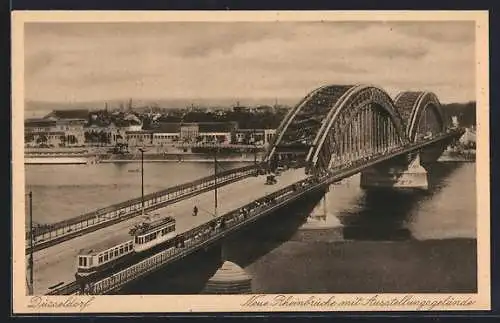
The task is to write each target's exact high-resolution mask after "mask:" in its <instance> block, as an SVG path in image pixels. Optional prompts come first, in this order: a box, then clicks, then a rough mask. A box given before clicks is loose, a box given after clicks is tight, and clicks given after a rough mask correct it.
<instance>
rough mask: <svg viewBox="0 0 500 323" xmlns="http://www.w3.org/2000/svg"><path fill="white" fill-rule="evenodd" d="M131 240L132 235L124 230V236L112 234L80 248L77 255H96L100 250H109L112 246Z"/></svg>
mask: <svg viewBox="0 0 500 323" xmlns="http://www.w3.org/2000/svg"><path fill="white" fill-rule="evenodd" d="M130 241H133V240H132V237H131V236H130V235H129V234H128V232H126V236H124V235H121V234H120V235H116V236H112V237H110V238H108V239H106V240H103V241H99V242H96V243H95V244H94V245H92V246H91V247H88V248H83V249H80V251H79V253H78V254H79V255H96V254H98V253H100V252H103V251H106V250H109V249H111V248H113V247H116V246H119V245H121V244H124V243H126V242H130Z"/></svg>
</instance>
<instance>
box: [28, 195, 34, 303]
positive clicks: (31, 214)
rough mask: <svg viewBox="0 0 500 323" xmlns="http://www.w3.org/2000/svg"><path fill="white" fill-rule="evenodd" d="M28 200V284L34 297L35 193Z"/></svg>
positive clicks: (29, 291) (29, 290)
mask: <svg viewBox="0 0 500 323" xmlns="http://www.w3.org/2000/svg"><path fill="white" fill-rule="evenodd" d="M28 198H29V209H30V210H29V216H30V257H29V260H28V266H29V284H28V293H29V294H30V295H33V290H34V288H33V245H34V243H33V240H34V236H33V193H32V191H30V192H29V193H28Z"/></svg>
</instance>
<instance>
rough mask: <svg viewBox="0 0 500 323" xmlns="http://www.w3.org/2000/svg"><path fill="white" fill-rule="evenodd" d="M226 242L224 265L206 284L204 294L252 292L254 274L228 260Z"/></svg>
mask: <svg viewBox="0 0 500 323" xmlns="http://www.w3.org/2000/svg"><path fill="white" fill-rule="evenodd" d="M226 248H227V247H226V246H225V243H224V242H222V245H221V260H222V261H221V262H222V265H221V266H220V267H219V269H218V270H217V271H216V272H215V274H214V275H213V276H212V277H210V279H209V280H208V281H207V283H206V284H205V288H204V289H203V291H202V292H201V293H202V294H219V295H220V294H229V295H231V294H232V295H234V294H250V293H252V276H250V275H249V274H248V273H247V272H245V270H244V269H243V268H241V267H240V266H238V265H237V264H235V263H234V262H232V261H229V260H227V250H226Z"/></svg>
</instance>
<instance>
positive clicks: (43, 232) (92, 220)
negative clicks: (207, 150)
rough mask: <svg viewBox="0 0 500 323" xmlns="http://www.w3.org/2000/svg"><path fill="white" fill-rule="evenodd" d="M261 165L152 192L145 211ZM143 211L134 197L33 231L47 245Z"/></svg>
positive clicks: (38, 242) (138, 200)
mask: <svg viewBox="0 0 500 323" xmlns="http://www.w3.org/2000/svg"><path fill="white" fill-rule="evenodd" d="M260 166H261V165H260V164H257V165H249V166H245V167H241V168H236V169H230V170H227V171H223V172H220V173H219V174H218V176H217V180H216V179H215V175H210V176H207V177H204V178H201V179H198V180H195V181H193V182H189V183H185V184H180V185H177V186H174V187H170V188H167V189H165V190H161V191H157V192H154V193H150V194H147V195H145V196H144V208H145V209H146V210H151V209H154V208H157V207H160V206H164V205H165V204H166V203H171V202H174V201H178V200H180V199H183V198H186V197H189V196H192V195H195V194H198V193H200V192H202V191H206V190H209V189H212V188H213V187H214V186H215V184H216V182H217V186H220V185H226V184H228V183H230V182H233V181H236V180H239V179H242V178H245V177H248V176H251V175H254V174H255V172H256V171H257V170H258V169H259V168H260ZM141 210H142V198H140V197H139V198H134V199H131V200H128V201H125V202H121V203H118V204H115V205H112V206H109V207H105V208H101V209H98V210H95V211H91V212H88V213H85V214H82V215H80V216H77V217H74V218H71V219H68V220H64V221H61V222H57V223H53V224H50V225H45V226H39V227H35V228H34V230H33V233H34V240H35V247H36V246H38V245H39V244H43V243H47V242H49V241H52V240H54V239H57V238H60V237H62V236H65V235H71V234H76V233H78V232H80V233H81V231H82V230H85V229H88V228H90V227H92V228H95V227H96V226H100V227H101V226H104V225H105V224H106V223H108V224H113V223H116V222H117V221H120V220H124V219H126V218H129V217H130V216H133V215H137V214H140V212H141ZM29 237H30V236H29V232H26V240H29Z"/></svg>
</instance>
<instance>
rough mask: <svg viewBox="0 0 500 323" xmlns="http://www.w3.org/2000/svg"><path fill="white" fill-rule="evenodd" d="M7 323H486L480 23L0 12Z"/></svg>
mask: <svg viewBox="0 0 500 323" xmlns="http://www.w3.org/2000/svg"><path fill="white" fill-rule="evenodd" d="M12 46H13V55H12V56H13V62H12V64H13V65H12V71H13V72H12V75H13V79H12V82H13V98H12V102H13V106H12V123H13V126H12V129H13V130H12V134H13V143H12V147H13V148H12V154H13V214H12V219H13V228H12V230H13V234H12V237H13V264H12V265H13V284H14V286H13V294H14V295H13V300H14V312H19V313H73V312H77V313H82V312H106V313H118V312H223V311H224V312H228V311H229V312H232V311H234V312H253V311H345V310H349V311H351V310H363V311H374V310H378V311H380V310H382V311H401V310H418V311H428V310H464V309H470V310H473V309H489V307H490V290H489V289H490V281H489V279H490V272H489V271H490V259H489V248H490V247H489V244H490V240H489V229H490V228H489V219H490V214H489V198H490V192H489V181H490V179H489V151H488V149H489V148H488V147H489V138H488V133H489V129H488V123H489V120H488V113H489V102H488V95H489V94H488V93H489V85H488V15H487V12H480V11H477V12H460V11H457V12H453V13H451V12H433V11H428V12H424V11H422V12H411V13H410V12H393V13H387V12H386V13H384V12H370V11H364V12H349V13H345V12H344V13H342V12H314V13H313V12H294V13H291V12H266V11H264V12H259V13H257V12H255V13H251V12H230V11H228V12H211V13H209V12H192V13H187V12H182V13H180V12H176V13H175V12H79V13H76V12H49V11H45V12H13V14H12Z"/></svg>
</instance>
